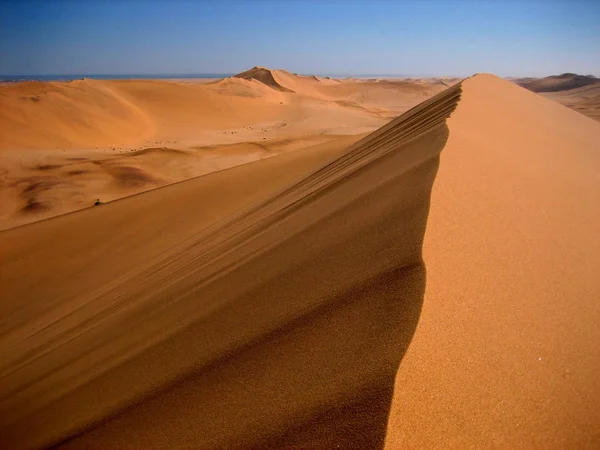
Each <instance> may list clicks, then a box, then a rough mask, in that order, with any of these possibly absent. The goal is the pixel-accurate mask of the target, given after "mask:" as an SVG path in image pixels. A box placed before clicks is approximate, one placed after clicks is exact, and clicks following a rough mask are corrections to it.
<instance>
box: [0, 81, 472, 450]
mask: <svg viewBox="0 0 600 450" xmlns="http://www.w3.org/2000/svg"><path fill="white" fill-rule="evenodd" d="M459 96H460V85H457V86H455V87H453V88H450V89H448V90H446V91H444V92H443V93H440V94H438V95H437V96H435V97H433V98H431V99H430V100H428V101H426V102H424V103H422V104H421V105H419V106H417V107H415V108H413V109H412V110H410V111H409V112H407V113H405V114H404V115H402V116H401V117H399V118H397V119H395V120H394V121H392V122H390V123H389V124H388V125H386V126H384V127H382V128H381V129H379V130H378V131H376V132H374V133H372V134H371V135H369V136H367V137H366V138H364V139H362V140H361V141H359V142H357V143H355V144H353V145H351V146H350V147H349V148H348V149H347V150H346V151H345V152H344V154H343V155H342V156H341V157H338V158H337V159H334V160H333V161H332V162H330V163H328V164H326V165H325V166H323V167H322V168H321V169H319V170H316V171H314V172H313V173H312V174H310V175H309V176H304V177H303V178H301V179H300V180H299V181H296V182H294V183H291V184H288V183H289V181H288V182H284V181H285V180H284V179H282V178H281V175H279V177H280V178H279V182H275V181H271V182H269V183H266V184H268V185H269V187H270V188H271V190H273V189H274V190H277V191H278V192H277V193H276V194H272V195H266V193H265V192H264V191H265V189H266V188H265V187H262V188H261V187H260V186H261V184H263V183H265V181H266V180H267V179H268V178H269V177H268V176H266V175H265V172H264V171H261V170H256V171H255V170H253V167H258V168H259V169H260V168H265V167H271V168H272V169H276V172H275V173H280V172H282V171H283V172H285V170H286V169H290V168H295V167H297V165H298V161H297V159H298V158H300V160H299V161H300V163H302V161H304V170H306V171H307V172H308V170H307V169H308V168H309V167H310V166H311V162H312V163H313V164H314V163H315V162H316V161H317V160H318V159H319V158H324V157H323V152H322V151H317V152H315V153H314V154H313V159H311V158H310V157H307V156H306V155H309V153H307V152H306V151H303V152H302V153H301V155H304V157H305V158H308V159H304V160H303V159H302V157H301V156H300V154H299V155H298V156H296V157H295V155H294V154H293V153H288V154H286V155H283V156H280V157H276V158H271V159H268V160H265V161H261V162H260V163H255V164H259V165H258V166H255V164H251V165H248V166H241V167H238V168H235V169H232V170H231V171H224V172H220V173H216V174H213V175H210V176H207V177H201V178H199V179H197V180H193V181H187V182H183V183H180V184H177V185H173V186H169V187H167V188H163V189H158V190H156V191H152V192H150V193H146V194H140V195H138V196H135V197H131V198H128V199H124V200H122V201H118V202H114V203H111V204H108V205H103V206H101V207H97V208H92V209H89V210H86V211H83V212H80V213H74V214H70V215H67V216H62V217H58V218H55V219H50V220H47V221H43V222H39V223H36V224H33V225H30V226H25V227H21V228H15V229H13V230H8V231H6V232H3V233H0V239H1V240H2V241H4V242H3V244H4V243H6V244H8V245H9V248H10V249H11V250H10V251H8V252H6V253H5V254H3V257H4V258H5V260H4V261H3V262H2V264H3V267H4V268H5V270H4V271H3V274H2V277H3V278H4V280H3V285H5V286H8V289H7V290H6V291H4V292H3V297H4V300H3V302H2V305H3V309H4V310H3V317H5V321H4V322H3V329H2V330H1V334H0V345H1V347H0V350H1V352H2V354H3V355H8V357H7V358H4V359H3V360H2V362H1V363H0V417H1V419H0V436H1V442H2V444H3V446H5V447H18V448H40V447H44V446H48V445H52V444H59V443H62V444H63V446H65V447H66V448H107V447H112V448H115V447H116V448H140V447H144V448H166V447H170V448H172V447H177V446H182V447H197V448H207V447H209V448H210V447H232V446H234V447H235V446H244V447H258V448H261V447H265V446H267V447H269V446H277V445H284V444H285V445H290V446H294V445H296V446H298V447H301V448H302V447H306V446H311V445H319V446H331V445H342V446H343V447H344V448H350V447H357V448H365V447H380V446H382V445H383V442H384V436H385V427H386V422H387V416H388V410H389V406H390V401H391V394H392V388H393V382H394V375H395V373H396V370H397V367H398V364H399V361H400V359H401V358H402V355H403V354H404V352H405V350H406V348H407V346H408V344H409V342H410V339H411V337H412V333H413V330H414V328H415V326H416V323H417V319H418V317H419V311H420V308H421V303H422V296H423V290H424V287H425V269H424V265H423V262H422V258H421V243H422V239H423V235H424V233H425V224H426V220H427V215H428V208H429V195H430V191H431V186H432V184H433V181H434V177H435V174H436V171H437V167H438V160H439V153H440V151H441V150H442V148H443V147H444V145H445V142H446V139H447V137H448V132H447V127H446V125H445V119H446V118H447V117H448V116H449V115H450V114H451V112H452V111H453V110H454V108H455V107H456V104H457V101H458V99H459ZM348 139H349V140H350V139H352V138H351V137H349V138H348ZM336 142H338V141H337V140H336ZM325 145H326V144H325ZM336 151H337V150H336ZM334 154H335V151H334V152H332V153H329V155H330V156H333V155H334ZM282 161H283V163H282ZM286 161H287V162H286ZM321 161H323V160H322V159H321ZM322 163H323V162H321V164H322ZM248 167H250V169H248V170H246V169H247V168H248ZM293 170H295V173H296V174H298V175H300V174H301V173H302V168H296V169H293ZM313 170H314V169H313ZM307 172H304V173H305V174H306V173H307ZM267 173H268V172H267ZM309 173H310V172H309ZM228 174H229V175H231V174H233V175H232V176H228ZM261 174H262V175H261ZM244 177H254V178H253V180H254V181H251V182H246V184H245V185H244V182H243V181H240V180H243V179H244ZM202 183H208V184H209V185H210V183H213V184H212V191H209V192H206V191H203V190H202V189H200V187H201V186H202ZM240 183H241V184H242V186H241V187H240V186H238V185H239V184H240ZM253 183H256V184H255V186H256V187H254V188H251V186H253ZM286 184H287V185H288V186H287V187H285V188H282V187H283V186H285V185H286ZM220 189H223V190H224V191H225V192H229V193H231V192H233V191H235V192H246V194H245V195H242V196H241V197H242V199H244V200H246V201H247V202H248V203H254V206H251V207H247V208H245V209H242V210H239V211H238V212H237V213H234V214H231V213H232V212H233V211H232V206H231V205H229V206H228V201H229V202H230V203H231V202H232V203H233V205H234V206H235V205H236V204H237V206H235V208H233V210H235V209H239V207H240V206H241V205H240V199H239V198H238V197H237V196H235V195H232V196H230V197H229V200H228V198H227V197H226V198H223V199H221V198H220V197H218V195H217V196H215V194H214V193H215V192H219V190H220ZM255 189H256V190H258V191H259V192H253V190H255ZM261 190H262V192H260V191H261ZM261 197H262V199H263V200H262V201H258V200H260V198H261ZM158 199H162V200H161V202H162V204H163V205H164V206H163V207H164V210H163V212H162V213H159V214H158V217H159V219H158V220H156V219H155V216H156V211H155V208H157V203H156V202H155V201H153V200H158ZM118 209H120V210H121V213H122V212H125V217H126V218H127V217H130V218H131V217H135V219H133V220H131V221H130V220H127V219H126V220H124V221H122V220H121V219H120V212H119V211H117V210H118ZM126 211H129V212H126ZM131 211H135V215H133V212H131ZM190 211H202V212H204V213H203V214H199V213H197V212H196V213H194V217H196V220H195V221H194V220H192V218H191V217H189V218H187V219H186V216H187V215H189V213H190ZM215 211H216V212H215ZM167 212H168V213H167ZM169 214H171V215H172V216H174V217H177V220H174V223H173V224H170V223H169V221H168V220H167V219H168V216H169ZM104 217H106V218H107V219H108V220H109V223H112V224H113V225H114V228H113V229H112V230H111V233H108V234H107V233H105V232H104V230H105V228H106V227H105V224H103V218H104ZM161 217H162V219H160V218H161ZM219 219H220V220H219ZM177 231H180V234H178V233H177ZM140 232H141V233H145V234H146V235H147V236H149V237H150V236H152V237H154V240H152V239H151V240H148V244H149V245H150V246H151V247H154V248H155V252H154V254H151V253H148V252H146V253H144V252H145V251H144V250H140V249H139V248H138V246H128V244H127V243H128V239H134V240H136V239H139V238H136V237H135V236H137V235H138V234H139V233H140ZM103 233H104V234H103ZM61 234H62V235H63V236H69V237H68V238H66V237H65V239H60V238H59V236H60V235H61ZM102 236H105V237H104V238H105V239H106V242H102V244H103V245H101V244H100V243H98V242H97V240H99V239H102ZM61 241H64V242H61ZM88 243H89V244H88ZM63 244H66V248H67V249H68V250H66V249H65V248H64V246H63ZM88 246H89V247H90V248H88ZM65 251H68V258H66V257H63V258H60V257H59V258H57V259H59V260H60V261H63V269H64V273H63V275H62V276H63V280H64V281H65V282H64V283H57V279H56V278H55V277H54V276H52V275H48V276H46V275H45V273H47V272H48V271H47V270H44V269H43V268H42V267H41V266H40V265H37V264H36V262H35V261H36V260H37V261H38V262H40V261H44V260H45V259H46V258H47V257H48V256H49V255H56V254H60V252H65ZM19 255H23V256H25V255H27V258H25V259H24V258H23V257H20V256H19ZM64 256H67V255H64ZM123 260H125V261H127V262H128V263H129V264H130V266H129V267H128V268H127V270H124V271H123V273H121V274H120V276H118V275H116V274H114V272H113V273H112V274H111V275H112V276H111V278H108V279H107V278H106V277H103V276H102V274H101V273H99V272H102V271H103V270H110V269H108V268H110V267H111V264H117V265H119V264H121V261H123ZM69 261H70V262H71V264H72V268H73V269H75V270H77V271H78V273H77V274H75V273H72V274H70V275H69V276H67V275H68V274H67V273H66V270H67V267H66V265H68V262H69ZM27 270H29V272H28V276H27V279H26V280H22V279H21V278H20V276H19V274H22V273H24V271H27ZM36 271H37V272H38V273H36ZM59 276H60V275H59ZM78 280H79V281H78ZM81 280H87V282H85V281H84V282H81ZM30 289H33V290H34V291H36V292H38V293H39V294H40V295H39V297H36V296H34V295H33V294H32V293H31V291H30ZM28 296H31V297H30V298H29V299H28V298H27V297H28ZM31 430H35V433H32V432H31Z"/></svg>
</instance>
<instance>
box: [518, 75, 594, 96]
mask: <svg viewBox="0 0 600 450" xmlns="http://www.w3.org/2000/svg"><path fill="white" fill-rule="evenodd" d="M516 82H517V84H519V85H520V86H523V87H524V88H525V89H529V90H530V91H533V92H558V91H567V90H569V89H577V88H580V87H583V86H589V85H591V84H598V83H600V79H598V78H596V77H594V76H592V75H577V74H574V73H563V74H562V75H552V76H549V77H546V78H520V79H517V80H516Z"/></svg>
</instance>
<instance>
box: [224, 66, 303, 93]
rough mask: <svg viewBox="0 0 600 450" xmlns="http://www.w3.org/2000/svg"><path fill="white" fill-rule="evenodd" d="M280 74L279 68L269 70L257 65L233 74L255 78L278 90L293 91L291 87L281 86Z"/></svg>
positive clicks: (237, 76) (247, 78) (244, 77)
mask: <svg viewBox="0 0 600 450" xmlns="http://www.w3.org/2000/svg"><path fill="white" fill-rule="evenodd" d="M282 74H283V71H281V70H271V69H266V68H264V67H258V66H257V67H253V68H252V69H250V70H247V71H245V72H242V73H238V74H237V75H234V77H235V78H242V79H244V80H257V81H260V82H261V83H263V84H265V85H267V86H269V87H271V88H273V89H276V90H278V91H283V92H294V91H292V90H291V89H288V88H287V87H285V86H283V84H282V83H281V82H280V81H279V77H280V76H281V75H282Z"/></svg>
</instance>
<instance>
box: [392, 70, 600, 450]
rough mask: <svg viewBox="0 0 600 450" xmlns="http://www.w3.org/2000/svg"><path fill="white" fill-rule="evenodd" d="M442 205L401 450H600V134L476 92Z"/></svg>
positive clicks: (406, 365) (430, 250)
mask: <svg viewBox="0 0 600 450" xmlns="http://www.w3.org/2000/svg"><path fill="white" fill-rule="evenodd" d="M448 127H449V129H450V136H449V139H448V143H447V145H446V147H445V148H444V151H443V152H442V156H441V162H440V168H439V171H438V175H437V177H436V181H435V185H434V187H433V192H432V197H431V208H430V214H429V220H428V224H427V233H426V235H425V241H424V249H423V257H424V260H425V263H426V265H427V287H426V290H425V301H424V307H423V311H422V314H421V318H420V321H419V326H418V329H417V331H416V333H415V336H414V339H413V341H412V344H411V347H410V349H409V351H408V353H407V354H406V356H405V358H404V360H403V362H402V365H401V366H400V370H399V373H398V376H397V378H396V385H395V394H394V405H393V407H392V410H391V414H390V424H389V429H388V436H387V444H388V446H387V447H388V448H389V449H397V448H441V447H443V448H457V449H462V448H544V449H550V448H598V446H599V444H600V441H599V439H600V408H599V405H600V389H598V385H599V383H600V377H599V374H598V361H600V328H599V327H598V323H599V319H600V301H599V300H600V281H599V278H598V273H599V269H600V240H599V239H598V230H600V178H599V174H600V146H599V145H600V124H598V123H596V122H594V121H592V120H589V119H588V118H586V117H584V116H582V115H580V114H578V113H576V112H574V111H571V110H570V109H568V108H565V107H563V106H561V105H559V104H558V103H555V102H552V101H550V100H547V99H545V98H543V97H541V96H539V95H536V94H534V93H532V92H528V91H527V90H524V89H522V88H520V87H518V86H516V85H514V84H512V83H510V82H508V81H506V80H502V79H499V78H497V77H494V76H492V75H478V76H475V77H472V78H470V79H468V80H465V81H464V82H463V94H462V97H461V101H460V103H459V106H458V108H457V110H456V111H455V112H454V114H453V115H452V117H451V118H450V119H449V120H448Z"/></svg>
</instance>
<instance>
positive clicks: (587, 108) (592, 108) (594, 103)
mask: <svg viewBox="0 0 600 450" xmlns="http://www.w3.org/2000/svg"><path fill="white" fill-rule="evenodd" d="M541 95H543V96H544V97H546V98H549V99H552V100H555V101H557V102H559V103H560V104H562V105H565V106H567V107H568V108H571V109H574V110H575V111H577V112H580V113H581V114H584V115H586V116H588V117H590V118H592V119H594V120H598V121H600V82H598V83H595V84H592V85H589V86H584V87H580V88H577V89H570V90H568V91H560V92H544V93H542V94H541Z"/></svg>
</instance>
